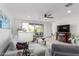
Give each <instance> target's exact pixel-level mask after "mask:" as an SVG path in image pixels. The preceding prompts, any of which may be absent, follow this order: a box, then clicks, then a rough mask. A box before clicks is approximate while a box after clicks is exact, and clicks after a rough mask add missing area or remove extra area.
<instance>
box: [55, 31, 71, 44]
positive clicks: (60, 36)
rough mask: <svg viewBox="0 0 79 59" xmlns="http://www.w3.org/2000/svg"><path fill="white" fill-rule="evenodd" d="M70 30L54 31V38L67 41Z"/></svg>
mask: <svg viewBox="0 0 79 59" xmlns="http://www.w3.org/2000/svg"><path fill="white" fill-rule="evenodd" d="M69 38H70V32H57V33H56V40H59V41H62V42H66V43H69V40H68V39H69Z"/></svg>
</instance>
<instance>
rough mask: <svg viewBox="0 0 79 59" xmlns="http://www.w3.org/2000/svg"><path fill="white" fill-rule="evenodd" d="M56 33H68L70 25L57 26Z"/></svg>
mask: <svg viewBox="0 0 79 59" xmlns="http://www.w3.org/2000/svg"><path fill="white" fill-rule="evenodd" d="M57 32H70V25H69V24H68V25H58V26H57Z"/></svg>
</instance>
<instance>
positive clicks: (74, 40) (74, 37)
mask: <svg viewBox="0 0 79 59" xmlns="http://www.w3.org/2000/svg"><path fill="white" fill-rule="evenodd" d="M69 40H71V42H72V44H77V45H79V36H77V35H75V34H72V35H71V37H70V39H69Z"/></svg>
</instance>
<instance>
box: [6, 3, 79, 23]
mask: <svg viewBox="0 0 79 59" xmlns="http://www.w3.org/2000/svg"><path fill="white" fill-rule="evenodd" d="M65 4H66V3H6V4H5V7H6V8H7V10H8V12H9V13H10V15H11V16H12V17H13V18H16V19H25V20H37V21H38V20H43V19H40V18H42V17H43V14H44V13H46V12H49V13H51V14H52V16H53V17H54V18H53V19H50V20H49V21H55V20H59V19H62V18H64V17H70V16H74V15H77V14H79V4H73V5H72V6H71V7H68V8H67V7H65V6H64V5H65ZM67 10H71V14H70V16H69V15H68V13H67ZM27 16H30V18H27Z"/></svg>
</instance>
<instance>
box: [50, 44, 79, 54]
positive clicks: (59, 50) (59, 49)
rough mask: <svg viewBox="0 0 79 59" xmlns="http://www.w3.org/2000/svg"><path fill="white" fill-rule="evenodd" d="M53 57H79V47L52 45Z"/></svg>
mask: <svg viewBox="0 0 79 59" xmlns="http://www.w3.org/2000/svg"><path fill="white" fill-rule="evenodd" d="M51 55H52V56H79V46H75V45H72V46H68V45H62V44H52V52H51Z"/></svg>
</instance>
